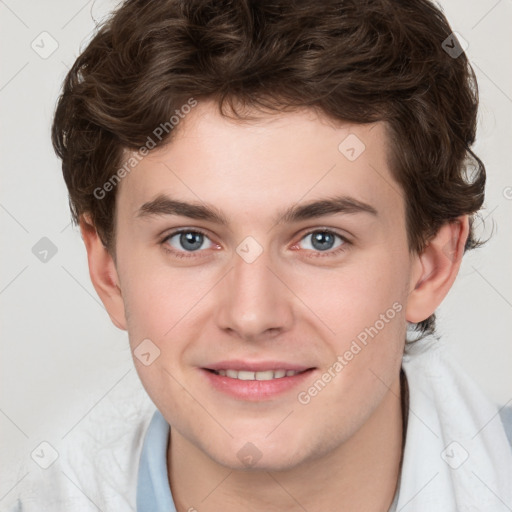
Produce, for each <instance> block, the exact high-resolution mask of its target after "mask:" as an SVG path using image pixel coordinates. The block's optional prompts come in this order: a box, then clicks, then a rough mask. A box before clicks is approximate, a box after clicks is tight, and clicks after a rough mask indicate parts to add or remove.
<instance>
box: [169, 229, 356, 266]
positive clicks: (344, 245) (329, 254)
mask: <svg viewBox="0 0 512 512" xmlns="http://www.w3.org/2000/svg"><path fill="white" fill-rule="evenodd" d="M180 233H199V234H201V235H203V236H205V237H206V238H209V236H208V235H207V234H206V233H205V232H204V231H201V230H200V229H196V228H194V229H183V228H182V229H178V230H176V231H173V232H171V233H169V234H167V235H165V237H164V239H163V240H162V241H161V242H160V244H161V245H162V247H163V249H164V251H165V252H167V253H169V254H172V255H173V256H174V257H176V258H180V259H181V258H197V256H196V254H195V253H196V252H202V251H188V252H187V251H176V250H174V249H170V248H169V245H168V244H167V242H168V241H169V240H170V239H171V238H172V237H174V236H176V235H179V234H180ZM313 233H329V234H331V235H334V236H337V237H338V238H340V239H341V240H342V242H343V243H342V244H341V245H340V246H339V247H337V248H336V249H334V250H330V251H315V252H314V253H313V254H311V255H309V256H307V257H308V258H318V257H320V258H322V257H334V256H337V255H338V254H340V253H342V252H344V251H346V250H347V246H349V245H350V241H349V240H347V238H345V237H344V236H343V235H340V234H339V233H337V232H336V231H333V230H332V229H327V228H325V229H323V228H317V229H313V230H311V231H308V232H307V233H304V235H303V236H302V237H301V239H300V240H299V242H300V241H301V240H303V239H304V238H305V237H307V236H309V235H312V234H313ZM294 245H296V244H294Z"/></svg>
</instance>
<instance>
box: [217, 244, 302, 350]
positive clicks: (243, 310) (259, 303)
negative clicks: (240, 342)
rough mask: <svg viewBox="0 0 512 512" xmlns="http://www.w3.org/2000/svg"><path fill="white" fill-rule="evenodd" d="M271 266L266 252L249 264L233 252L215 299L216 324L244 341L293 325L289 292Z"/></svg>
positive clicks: (267, 336)
mask: <svg viewBox="0 0 512 512" xmlns="http://www.w3.org/2000/svg"><path fill="white" fill-rule="evenodd" d="M274 267H275V265H272V261H271V257H270V255H269V251H263V253H262V254H260V256H259V257H258V258H257V259H256V260H255V261H252V262H250V263H249V262H247V261H246V260H244V259H243V258H242V257H240V256H239V255H238V254H237V253H235V254H234V255H233V267H232V268H231V271H230V272H228V274H227V276H226V277H225V278H224V279H223V280H222V282H221V283H219V284H221V287H220V289H219V290H218V291H219V294H218V296H217V298H218V300H219V303H218V307H217V325H218V326H219V328H221V329H223V330H224V331H228V332H230V333H231V334H235V335H237V336H238V337H239V338H241V339H244V340H246V341H258V340H261V339H266V338H270V337H274V336H275V335H277V334H278V333H281V332H284V331H287V330H289V329H290V328H291V326H292V323H293V297H294V295H293V293H292V291H291V290H290V288H289V287H288V286H287V285H286V280H285V278H284V276H282V275H280V273H279V271H278V270H276V269H275V268H274Z"/></svg>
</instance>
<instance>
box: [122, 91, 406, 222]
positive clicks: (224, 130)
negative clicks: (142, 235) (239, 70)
mask: <svg viewBox="0 0 512 512" xmlns="http://www.w3.org/2000/svg"><path fill="white" fill-rule="evenodd" d="M250 114H251V115H252V116H253V118H251V119H249V120H242V121H240V120H235V119H232V118H228V117H225V116H222V115H221V114H220V112H219V110H218V106H217V104H216V103H214V102H211V101H203V102H199V103H198V105H197V106H196V107H195V108H193V109H192V110H191V111H190V113H188V114H187V115H185V116H184V117H183V118H182V119H180V121H179V124H178V125H177V127H176V128H175V131H174V132H173V138H172V140H171V141H170V143H169V144H167V145H166V146H163V147H160V148H157V149H155V150H153V151H151V152H150V154H149V155H148V156H145V157H144V158H142V159H140V161H139V163H138V164H137V165H136V166H135V167H134V169H133V171H132V172H130V173H129V175H128V176H127V177H126V178H124V179H123V180H122V182H121V183H120V189H119V190H118V203H119V204H118V209H119V210H120V211H122V212H123V215H127V216H129V217H132V218H133V217H135V216H136V215H137V212H138V210H139V209H140V207H141V206H142V205H143V204H144V203H147V202H148V201H151V200H153V199H155V198H156V197H157V196H161V195H162V194H163V195H169V196H170V197H172V198H174V199H179V200H185V201H194V202H206V203H208V204H213V205H215V206H216V208H217V209H219V210H221V211H222V212H224V213H225V215H226V216H228V217H229V216H238V217H239V218H240V216H245V220H246V221H249V222H254V221H256V220H258V219H259V220H263V219H264V217H265V216H267V215H268V217H269V218H270V217H273V215H274V213H275V211H277V210H282V209H283V208H286V207H288V206H290V205H291V204H294V203H299V202H307V201H310V200H313V199H318V198H325V197H327V196H332V195H340V194H343V195H346V196H350V197H353V198H355V199H356V200H359V201H361V202H365V203H370V204H371V205H372V206H374V208H375V209H377V210H379V211H380V210H382V211H384V212H388V213H393V212H394V213H395V214H396V215H399V216H403V198H402V192H401V189H400V187H399V185H398V183H397V182H396V181H395V180H394V178H393V176H392V174H391V171H390V168H389V164H388V154H389V140H388V136H387V133H386V125H385V124H384V123H374V124H370V125H359V124H350V123H345V122H341V121H333V120H332V119H330V118H328V117H327V116H324V115H322V114H319V113H318V112H317V111H315V110H313V109H301V110H297V111H295V112H286V113H284V112H279V113H271V114H262V113H261V112H257V111H253V112H251V113H250ZM254 116H256V117H254ZM127 156H129V155H127ZM255 212H256V213H258V219H256V218H254V213H255Z"/></svg>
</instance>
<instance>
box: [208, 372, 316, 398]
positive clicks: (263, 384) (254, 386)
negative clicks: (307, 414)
mask: <svg viewBox="0 0 512 512" xmlns="http://www.w3.org/2000/svg"><path fill="white" fill-rule="evenodd" d="M200 370H201V372H202V373H203V374H204V375H205V376H206V378H207V379H208V381H209V383H210V384H211V385H212V386H213V387H214V388H215V389H217V390H218V391H222V392H223V393H225V394H227V395H229V396H232V397H234V398H238V399H241V400H248V401H253V402H257V401H260V400H265V399H269V398H274V397H276V396H277V395H280V394H282V393H285V392H286V391H290V390H291V389H293V388H295V387H297V386H299V385H300V384H302V383H304V381H305V380H306V379H308V378H310V377H311V374H312V373H313V371H314V369H313V368H311V369H310V370H306V371H305V372H302V373H297V374H296V375H292V376H290V377H281V378H280V379H272V380H239V379H232V378H230V377H223V376H222V375H217V374H216V373H213V372H211V371H209V370H206V369H204V368H201V369H200Z"/></svg>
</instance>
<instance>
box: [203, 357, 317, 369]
mask: <svg viewBox="0 0 512 512" xmlns="http://www.w3.org/2000/svg"><path fill="white" fill-rule="evenodd" d="M205 368H206V369H207V370H217V371H218V370H244V371H248V372H264V371H268V370H292V371H295V372H302V371H304V370H309V369H311V368H313V367H312V366H305V365H302V364H294V363H286V362H284V361H242V360H239V359H236V360H230V361H219V362H218V363H212V364H209V365H208V366H206V367H205Z"/></svg>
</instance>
